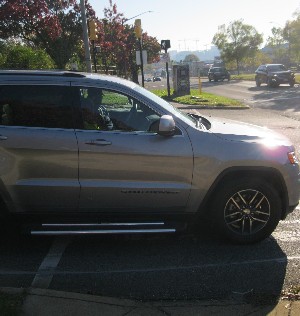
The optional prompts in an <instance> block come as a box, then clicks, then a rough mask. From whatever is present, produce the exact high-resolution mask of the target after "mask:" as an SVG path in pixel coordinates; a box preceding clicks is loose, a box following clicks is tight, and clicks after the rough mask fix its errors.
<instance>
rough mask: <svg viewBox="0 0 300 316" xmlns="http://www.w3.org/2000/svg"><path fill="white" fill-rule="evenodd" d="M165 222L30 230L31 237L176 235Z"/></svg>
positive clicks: (44, 226) (53, 225)
mask: <svg viewBox="0 0 300 316" xmlns="http://www.w3.org/2000/svg"><path fill="white" fill-rule="evenodd" d="M164 226H165V223H164V222H142V223H138V222H132V223H95V224H94V223H84V224H78V223H73V224H72V223H63V224H60V223H49V224H42V226H41V227H40V228H39V229H34V230H30V234H31V235H51V236H54V235H86V234H97V235H98V234H144V233H147V234H148V233H150V234H153V233H154V234H155V233H156V234H158V233H175V232H176V228H173V227H164Z"/></svg>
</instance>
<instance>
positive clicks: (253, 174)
mask: <svg viewBox="0 0 300 316" xmlns="http://www.w3.org/2000/svg"><path fill="white" fill-rule="evenodd" d="M246 177H248V178H255V179H261V180H264V181H266V182H267V183H268V184H269V185H271V186H272V187H274V188H275V190H276V191H277V192H278V194H279V198H280V200H281V205H282V210H281V219H284V218H285V217H286V214H287V211H288V193H287V188H286V185H285V182H284V179H283V177H282V175H281V174H280V173H279V171H277V170H276V169H274V168H267V167H259V168H257V167H233V168H229V169H226V170H224V171H223V172H222V173H221V174H220V175H219V176H218V177H217V178H216V180H215V181H214V182H213V184H212V186H211V188H210V189H209V191H208V192H207V194H206V196H205V198H204V199H203V201H202V203H201V205H200V207H199V213H201V214H202V215H206V216H207V215H210V207H211V205H212V202H213V201H214V196H215V194H216V192H217V190H218V189H219V188H221V187H222V186H224V185H225V184H226V183H229V182H231V181H233V180H234V179H237V178H238V179H241V178H246Z"/></svg>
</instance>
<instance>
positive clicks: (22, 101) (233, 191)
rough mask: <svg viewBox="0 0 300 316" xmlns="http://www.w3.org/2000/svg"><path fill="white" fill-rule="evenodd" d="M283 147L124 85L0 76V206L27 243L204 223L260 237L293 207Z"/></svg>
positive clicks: (293, 162)
mask: <svg viewBox="0 0 300 316" xmlns="http://www.w3.org/2000/svg"><path fill="white" fill-rule="evenodd" d="M299 183H300V173H299V164H298V160H297V157H296V154H295V148H294V147H293V145H292V144H291V142H290V141H289V140H288V139H287V138H286V137H284V136H282V135H280V134H277V133H275V132H273V131H271V130H269V129H266V128H263V127H258V126H254V125H250V124H245V123H239V122H235V121H230V120H224V119H214V118H211V117H205V116H201V115H196V114H186V113H184V112H181V111H180V110H178V109H176V108H174V107H173V106H172V105H171V104H169V103H168V102H166V101H165V100H163V99H162V98H160V97H158V96H155V95H154V94H152V93H151V92H149V91H148V90H146V89H144V88H142V87H140V86H139V85H136V84H135V83H133V82H130V81H126V80H124V79H120V78H116V77H113V76H104V75H98V74H85V73H78V72H68V71H0V184H1V185H0V203H1V213H0V214H1V216H3V217H5V216H9V217H10V218H12V219H13V220H15V221H16V223H20V224H21V225H22V227H23V228H24V229H25V230H26V231H27V232H29V233H30V234H32V235H59V234H73V235H74V234H82V233H84V234H107V233H114V234H122V233H126V234H128V233H173V232H176V231H181V230H184V229H186V228H187V227H190V226H194V227H196V228H197V227H198V226H197V224H199V223H200V221H201V219H202V218H203V217H209V218H211V219H212V221H213V223H215V225H216V227H218V229H219V230H220V232H222V233H223V235H224V236H225V237H226V238H228V239H229V240H231V241H233V242H237V243H243V244H247V243H253V242H257V241H260V240H262V239H264V238H266V237H268V236H269V235H270V234H271V233H272V232H273V230H274V229H275V228H276V226H277V224H278V222H279V220H281V219H284V218H285V217H286V216H287V214H288V213H289V212H292V211H293V210H294V209H295V207H296V206H297V204H298V201H299Z"/></svg>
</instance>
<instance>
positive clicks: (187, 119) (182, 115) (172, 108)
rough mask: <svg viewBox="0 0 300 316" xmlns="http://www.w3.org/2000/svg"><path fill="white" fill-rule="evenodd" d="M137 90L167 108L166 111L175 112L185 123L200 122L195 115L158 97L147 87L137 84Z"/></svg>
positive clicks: (195, 123) (194, 123)
mask: <svg viewBox="0 0 300 316" xmlns="http://www.w3.org/2000/svg"><path fill="white" fill-rule="evenodd" d="M135 90H136V91H138V92H139V93H141V94H143V95H144V96H145V97H147V98H148V99H151V100H152V101H154V102H155V103H157V104H158V105H159V106H161V107H162V108H163V109H165V110H166V111H168V112H170V114H173V115H175V116H177V117H180V119H181V120H183V121H184V122H185V123H187V124H189V125H190V124H191V123H192V124H193V125H197V124H198V123H197V120H196V119H195V118H194V117H192V116H190V115H188V113H185V112H183V111H180V109H178V108H176V107H175V106H173V105H172V104H170V103H169V102H167V101H165V100H164V99H162V98H161V97H158V96H157V95H155V94H154V93H152V92H150V91H148V90H146V89H145V88H142V87H140V86H136V87H135Z"/></svg>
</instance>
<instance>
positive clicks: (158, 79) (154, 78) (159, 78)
mask: <svg viewBox="0 0 300 316" xmlns="http://www.w3.org/2000/svg"><path fill="white" fill-rule="evenodd" d="M154 81H161V77H153V82H154Z"/></svg>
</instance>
